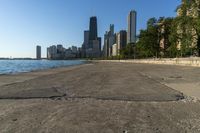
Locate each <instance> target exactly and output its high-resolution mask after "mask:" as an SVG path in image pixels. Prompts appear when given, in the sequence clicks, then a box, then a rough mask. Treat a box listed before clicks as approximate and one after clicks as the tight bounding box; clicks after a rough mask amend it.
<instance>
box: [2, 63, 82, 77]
mask: <svg viewBox="0 0 200 133" xmlns="http://www.w3.org/2000/svg"><path fill="white" fill-rule="evenodd" d="M84 63H85V61H81V60H63V61H61V60H0V74H16V73H22V72H30V71H35V70H44V69H50V68H58V67H67V66H74V65H80V64H84Z"/></svg>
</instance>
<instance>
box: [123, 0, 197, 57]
mask: <svg viewBox="0 0 200 133" xmlns="http://www.w3.org/2000/svg"><path fill="white" fill-rule="evenodd" d="M177 12H178V14H179V15H178V16H177V17H175V18H164V17H160V18H159V19H156V18H150V19H149V20H148V22H147V28H146V29H144V30H141V31H140V35H139V41H138V42H137V43H136V44H128V45H127V46H126V48H124V49H122V50H121V51H120V54H121V57H122V58H148V57H170V58H173V57H187V56H199V55H200V3H199V0H192V1H191V0H183V2H182V4H181V5H180V6H179V7H178V8H177Z"/></svg>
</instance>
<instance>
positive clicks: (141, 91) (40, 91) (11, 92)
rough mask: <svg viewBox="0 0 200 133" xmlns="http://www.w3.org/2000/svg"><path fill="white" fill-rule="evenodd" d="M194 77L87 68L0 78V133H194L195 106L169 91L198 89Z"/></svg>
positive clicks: (108, 66)
mask: <svg viewBox="0 0 200 133" xmlns="http://www.w3.org/2000/svg"><path fill="white" fill-rule="evenodd" d="M183 70H184V71H183ZM199 73H200V70H199V69H197V68H192V67H180V66H167V65H150V64H126V63H93V64H86V65H81V66H76V67H70V68H62V69H55V70H46V71H45V72H42V71H41V74H40V73H39V72H37V74H34V72H32V73H26V74H18V75H2V76H0V79H1V82H3V81H2V80H4V81H5V82H4V84H1V85H0V92H1V93H0V99H1V100H0V132H2V133H7V132H11V133H12V132H13V133H27V132H30V133H35V132H39V133H44V132H46V133H51V132H52V133H55V132H56V133H63V132H78V133H83V132H84V133H123V132H124V131H126V132H128V133H132V132H138V133H140V132H141V133H143V132H148V133H149V132H150V133H151V132H152V133H155V132H166V133H168V132H171V133H177V132H200V126H199V125H200V106H199V105H200V102H199V100H198V99H197V100H193V98H191V97H190V95H189V93H184V92H185V91H184V89H185V88H186V87H185V88H184V89H178V87H173V86H171V84H176V86H181V85H182V84H186V83H187V84H190V83H196V84H199V81H200V80H199V78H198V77H196V76H198V74H199ZM23 75H25V76H24V77H27V76H28V77H29V78H28V79H26V78H24V79H23ZM13 76H15V77H21V79H20V82H18V80H17V81H16V82H15V80H13ZM193 76H194V77H193ZM187 89H188V90H187V91H190V88H187ZM191 91H193V90H192V89H191ZM191 93H194V92H191ZM184 96H185V97H184ZM190 98H191V99H190Z"/></svg>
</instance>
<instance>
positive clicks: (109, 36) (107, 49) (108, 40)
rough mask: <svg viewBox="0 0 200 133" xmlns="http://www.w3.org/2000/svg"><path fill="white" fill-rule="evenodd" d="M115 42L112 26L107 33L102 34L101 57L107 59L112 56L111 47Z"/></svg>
mask: <svg viewBox="0 0 200 133" xmlns="http://www.w3.org/2000/svg"><path fill="white" fill-rule="evenodd" d="M115 42H116V35H115V33H114V25H113V24H111V25H110V29H109V31H106V33H105V34H104V47H103V56H104V57H109V56H112V45H113V44H115Z"/></svg>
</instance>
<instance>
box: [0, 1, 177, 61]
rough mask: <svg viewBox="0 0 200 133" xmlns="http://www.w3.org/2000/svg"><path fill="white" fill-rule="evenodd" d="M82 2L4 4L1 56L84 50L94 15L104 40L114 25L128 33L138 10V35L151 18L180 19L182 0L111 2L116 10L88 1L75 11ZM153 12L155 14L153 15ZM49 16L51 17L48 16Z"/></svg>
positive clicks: (0, 12) (1, 6)
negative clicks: (130, 15)
mask: <svg viewBox="0 0 200 133" xmlns="http://www.w3.org/2000/svg"><path fill="white" fill-rule="evenodd" d="M78 2H79V1H78V0H75V1H65V0H59V1H58V2H55V1H51V0H50V1H48V2H47V1H46V0H45V1H44V2H41V1H38V0H36V1H29V2H26V1H24V0H19V1H18V2H15V1H13V0H8V1H0V18H1V20H2V21H1V22H0V29H1V30H0V36H1V39H0V47H2V48H1V49H0V57H32V58H34V57H35V46H36V45H40V46H41V47H42V57H46V48H47V47H48V46H51V45H56V44H63V46H65V47H69V46H72V45H76V46H78V47H81V45H82V43H83V40H84V39H83V31H84V30H85V29H86V28H87V27H88V18H89V17H90V16H97V18H98V24H99V26H98V29H99V37H103V35H104V33H105V31H106V30H107V27H108V26H109V25H110V24H114V25H115V30H116V32H119V31H120V30H127V15H128V13H129V11H130V10H136V11H137V15H138V19H137V20H138V21H137V34H138V33H139V30H140V29H143V28H145V27H146V26H145V25H146V21H147V20H148V19H149V18H150V17H161V16H166V17H173V16H176V12H175V9H176V7H177V6H178V5H179V4H180V0H178V1H174V0H169V1H164V0H154V2H155V3H154V4H153V2H152V3H151V2H148V1H145V0H142V1H140V2H139V1H137V0H135V1H134V0H127V1H126V2H116V1H113V0H111V1H109V3H113V2H115V4H116V6H115V8H112V7H110V4H109V3H108V5H107V4H106V5H105V2H106V1H104V0H103V1H101V2H92V0H86V1H85V3H84V4H83V5H78V6H79V7H76V8H75V5H76V4H77V3H78ZM96 3H97V4H96ZM37 5H40V6H37ZM86 5H87V6H86ZM158 5H159V6H158ZM70 6H71V7H70ZM148 6H150V7H148ZM103 7H104V8H103ZM116 7H117V8H116ZM155 7H157V8H158V9H157V10H159V9H162V10H159V12H157V11H156V9H155ZM73 8H75V9H73ZM102 8H103V9H104V10H103V11H102ZM44 9H45V10H44ZM79 9H80V10H79ZM116 9H117V10H116ZM75 10H77V11H75ZM150 11H151V13H149V12H150ZM49 13H50V14H51V15H47V16H45V15H46V14H49ZM56 16H57V17H56ZM77 18H79V19H77ZM75 25H76V26H75ZM102 40H103V38H102ZM102 45H103V44H102Z"/></svg>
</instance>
